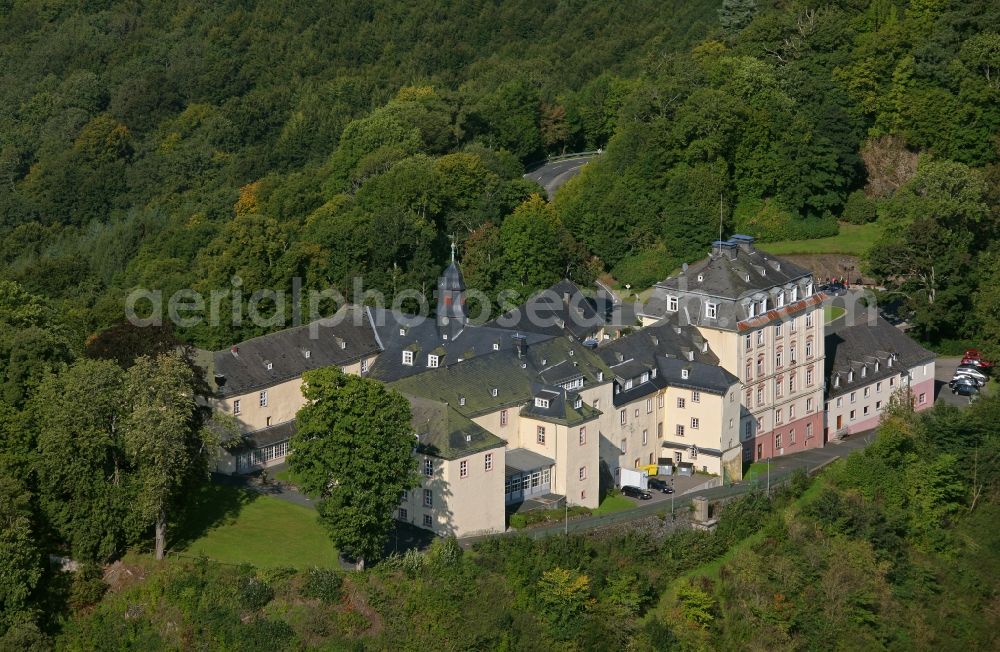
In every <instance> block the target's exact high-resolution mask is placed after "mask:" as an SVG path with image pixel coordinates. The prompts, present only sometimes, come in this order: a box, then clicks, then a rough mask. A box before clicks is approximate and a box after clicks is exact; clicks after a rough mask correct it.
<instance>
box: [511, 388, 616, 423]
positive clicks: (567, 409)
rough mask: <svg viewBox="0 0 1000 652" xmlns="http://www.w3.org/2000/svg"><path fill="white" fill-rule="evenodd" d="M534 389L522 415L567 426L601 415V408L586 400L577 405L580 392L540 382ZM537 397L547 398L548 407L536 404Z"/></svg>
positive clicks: (522, 410) (591, 419)
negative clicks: (597, 408) (588, 403)
mask: <svg viewBox="0 0 1000 652" xmlns="http://www.w3.org/2000/svg"><path fill="white" fill-rule="evenodd" d="M532 389H533V396H532V399H531V400H530V401H529V402H528V403H527V404H526V405H525V406H524V407H522V408H521V416H524V417H529V418H532V419H538V420H539V421H547V422H549V423H558V424H561V425H565V426H576V425H579V424H581V423H586V422H587V421H593V420H594V419H596V418H597V417H598V416H600V415H601V411H600V410H596V409H594V408H593V407H592V406H590V405H587V402H586V401H581V402H580V407H576V403H577V399H578V398H579V394H577V393H576V392H571V391H567V390H566V389H564V388H562V387H557V386H553V385H539V384H536V385H534V386H533V388H532ZM536 398H543V399H545V400H547V401H548V402H549V405H548V407H541V406H539V405H536V401H535V399H536Z"/></svg>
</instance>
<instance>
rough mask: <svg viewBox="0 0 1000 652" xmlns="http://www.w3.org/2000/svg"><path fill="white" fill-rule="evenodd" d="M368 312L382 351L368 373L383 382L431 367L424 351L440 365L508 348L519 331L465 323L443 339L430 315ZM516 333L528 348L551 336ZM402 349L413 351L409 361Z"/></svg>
mask: <svg viewBox="0 0 1000 652" xmlns="http://www.w3.org/2000/svg"><path fill="white" fill-rule="evenodd" d="M371 314H372V319H373V321H374V325H375V331H376V333H377V334H378V338H379V341H380V342H381V343H382V346H383V352H382V355H380V356H379V357H378V359H377V360H376V361H375V364H373V365H372V367H371V369H370V370H369V374H368V375H369V376H370V377H372V378H377V379H378V380H381V381H383V382H387V383H391V382H393V381H396V380H399V379H401V378H406V377H409V376H413V375H416V374H420V373H423V372H425V371H427V370H428V369H431V367H428V366H427V355H428V354H430V353H434V354H435V355H439V356H441V359H440V360H439V362H438V364H439V366H442V367H443V366H448V365H453V364H455V363H457V362H459V361H460V360H469V359H470V358H474V357H476V356H480V355H484V354H489V353H494V352H495V351H496V350H497V349H494V346H497V347H499V350H500V351H507V352H512V351H514V340H513V336H514V335H517V334H519V333H517V332H514V331H509V330H504V329H500V328H490V327H486V326H466V327H465V328H464V329H463V330H461V331H460V332H459V333H458V335H457V337H455V336H449V339H447V340H446V339H443V338H442V337H441V332H440V331H439V330H438V326H437V324H436V323H435V321H434V320H433V319H421V318H415V317H413V316H408V315H403V314H400V313H396V312H393V311H391V310H386V309H384V308H372V309H371ZM520 334H521V335H523V336H524V337H525V338H526V341H527V344H528V346H529V348H530V347H531V346H532V345H533V344H537V343H538V342H541V341H543V340H545V339H549V338H550V337H551V336H548V335H539V334H537V333H520ZM404 350H408V351H413V364H412V365H405V364H403V351H404Z"/></svg>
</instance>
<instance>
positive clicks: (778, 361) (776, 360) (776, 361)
mask: <svg viewBox="0 0 1000 652" xmlns="http://www.w3.org/2000/svg"><path fill="white" fill-rule="evenodd" d="M782 355H783V352H782V350H781V347H780V346H779V347H778V352H777V353H775V354H774V366H775V367H780V366H781V363H782Z"/></svg>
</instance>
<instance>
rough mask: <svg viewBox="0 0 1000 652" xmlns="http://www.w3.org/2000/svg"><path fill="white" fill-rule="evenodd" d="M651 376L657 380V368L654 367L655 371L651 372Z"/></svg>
mask: <svg viewBox="0 0 1000 652" xmlns="http://www.w3.org/2000/svg"><path fill="white" fill-rule="evenodd" d="M651 374H652V376H653V378H656V367H653V371H652V372H651Z"/></svg>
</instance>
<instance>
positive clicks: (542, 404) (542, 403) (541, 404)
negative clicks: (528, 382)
mask: <svg viewBox="0 0 1000 652" xmlns="http://www.w3.org/2000/svg"><path fill="white" fill-rule="evenodd" d="M535 407H537V408H543V409H546V410H547V409H548V408H549V399H547V398H538V397H537V396H536V397H535Z"/></svg>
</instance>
